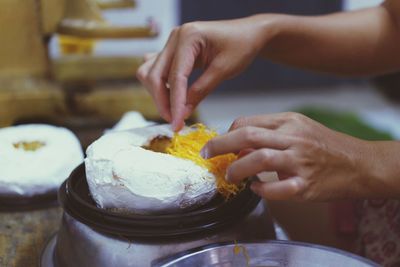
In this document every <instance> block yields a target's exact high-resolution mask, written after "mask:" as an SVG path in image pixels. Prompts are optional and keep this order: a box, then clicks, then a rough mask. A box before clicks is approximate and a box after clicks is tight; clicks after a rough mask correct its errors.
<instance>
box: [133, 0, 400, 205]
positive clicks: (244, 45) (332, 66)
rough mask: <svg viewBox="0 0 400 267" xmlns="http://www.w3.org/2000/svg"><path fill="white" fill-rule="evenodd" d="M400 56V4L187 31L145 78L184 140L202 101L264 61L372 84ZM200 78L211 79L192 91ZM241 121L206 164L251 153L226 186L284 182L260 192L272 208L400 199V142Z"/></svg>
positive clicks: (306, 124)
mask: <svg viewBox="0 0 400 267" xmlns="http://www.w3.org/2000/svg"><path fill="white" fill-rule="evenodd" d="M398 55H400V1H398V0H388V1H386V2H385V3H384V4H383V5H381V6H378V7H375V8H370V9H364V10H361V11H356V12H347V13H337V14H332V15H325V16H314V17H306V16H289V15H279V14H262V15H255V16H252V17H247V18H243V19H237V20H229V21H213V22H193V23H188V24H184V25H182V26H181V27H178V28H176V29H175V30H174V31H173V32H172V33H171V35H170V38H169V40H168V42H167V44H166V46H165V48H164V49H163V50H162V51H161V52H160V53H158V54H155V55H153V56H150V57H148V58H147V60H146V62H145V63H144V64H143V65H142V66H141V67H140V69H139V70H138V73H137V76H138V78H139V80H140V81H141V82H142V83H143V84H144V85H145V86H146V87H147V88H148V90H149V92H150V93H151V94H152V96H153V98H154V100H155V102H156V104H157V107H158V108H159V111H160V114H161V116H162V117H163V118H164V119H166V120H167V121H169V122H171V123H172V126H173V128H174V129H175V130H179V129H181V128H182V127H183V125H184V119H185V118H187V117H188V116H189V115H190V114H191V113H192V112H193V110H194V108H195V107H196V106H197V105H198V104H199V103H200V102H201V100H203V99H204V98H205V97H206V96H207V95H208V94H209V93H210V92H211V91H212V90H213V89H214V88H215V87H216V86H217V85H218V84H219V83H220V82H222V81H223V80H226V79H229V78H232V77H234V76H236V75H237V74H239V73H240V72H242V71H243V70H244V69H245V68H246V67H247V66H248V65H249V64H250V63H251V62H252V60H253V59H254V58H255V57H256V56H262V57H264V58H266V59H268V60H272V61H275V62H278V63H282V64H286V65H290V66H295V67H299V68H303V69H309V70H314V71H321V72H327V73H333V74H338V75H351V76H371V75H377V74H383V73H390V72H393V71H396V70H399V69H400V57H399V56H398ZM194 68H201V69H202V70H203V73H202V75H201V76H200V77H199V78H198V79H197V80H196V81H195V82H194V83H193V84H191V85H189V84H188V78H189V76H190V74H191V73H192V71H193V69H194ZM167 84H168V86H167ZM167 87H169V88H167ZM238 121H239V122H238ZM238 121H236V122H235V123H234V124H233V126H232V127H231V129H230V131H229V132H228V133H227V134H226V135H223V136H221V137H218V138H216V139H215V140H212V141H211V142H210V143H209V144H207V145H206V146H205V148H204V149H203V154H204V156H206V157H210V156H215V155H218V154H222V153H226V152H236V153H237V152H240V151H243V150H245V151H250V152H249V153H248V154H246V155H245V156H243V157H241V158H240V159H239V160H238V161H237V162H235V163H234V164H232V166H231V167H230V168H229V169H228V177H227V178H228V179H230V180H232V181H233V182H239V181H240V180H242V179H244V178H245V177H248V176H249V175H250V174H256V173H257V172H261V171H264V170H272V171H278V173H279V174H280V181H278V182H274V183H266V184H263V183H259V182H254V183H253V185H252V189H253V190H254V191H255V192H257V193H258V194H259V195H261V196H263V197H265V198H269V199H291V198H294V199H303V200H328V199H338V198H347V197H382V196H386V197H388V196H390V197H394V196H396V195H398V193H399V191H400V181H397V180H400V179H397V177H400V171H398V170H397V169H398V168H397V165H398V164H397V163H398V162H399V159H400V152H399V151H400V148H399V147H398V146H399V143H398V142H367V141H362V140H359V139H355V138H352V137H349V136H346V135H343V134H340V133H337V132H334V131H332V130H329V129H327V128H325V127H323V126H322V125H320V124H318V123H316V122H314V121H312V120H310V119H308V118H305V117H304V116H302V115H299V114H293V113H285V114H275V115H260V116H258V117H256V119H254V118H243V119H239V120H238ZM243 121H244V122H243ZM238 125H239V126H238ZM271 125H274V126H273V127H272V128H271ZM253 131H254V132H256V133H254V132H253ZM278 144H279V145H280V146H278ZM283 144H285V145H283Z"/></svg>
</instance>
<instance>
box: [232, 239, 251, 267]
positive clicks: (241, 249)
mask: <svg viewBox="0 0 400 267" xmlns="http://www.w3.org/2000/svg"><path fill="white" fill-rule="evenodd" d="M241 252H242V253H243V255H244V257H245V258H246V266H247V267H248V266H250V256H249V253H248V252H247V249H246V247H245V246H243V245H239V244H238V243H237V241H236V240H235V245H234V246H233V254H235V255H239V254H240V253H241Z"/></svg>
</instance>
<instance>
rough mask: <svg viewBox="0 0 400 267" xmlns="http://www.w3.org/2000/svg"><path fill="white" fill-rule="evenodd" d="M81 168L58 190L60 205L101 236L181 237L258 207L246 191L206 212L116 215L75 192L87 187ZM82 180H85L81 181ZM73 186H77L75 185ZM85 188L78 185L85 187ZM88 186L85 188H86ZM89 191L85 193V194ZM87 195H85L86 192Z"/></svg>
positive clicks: (229, 221)
mask: <svg viewBox="0 0 400 267" xmlns="http://www.w3.org/2000/svg"><path fill="white" fill-rule="evenodd" d="M85 178H86V175H85V174H84V165H83V164H81V165H80V166H78V167H77V168H76V169H75V170H74V171H73V172H72V173H71V176H70V178H69V179H68V180H67V181H65V182H64V183H63V184H62V185H61V187H60V190H59V202H60V203H61V205H62V206H63V208H64V210H65V211H66V212H67V213H68V214H69V215H70V216H72V217H73V218H74V219H76V220H78V221H80V222H82V223H83V224H86V225H88V226H89V227H92V228H93V229H95V230H98V231H100V232H103V233H106V234H111V235H116V236H129V237H138V238H152V237H182V236H185V235H188V234H194V233H200V232H204V231H212V230H216V229H219V228H222V227H224V226H227V225H232V224H234V223H235V222H237V221H239V220H240V219H241V218H244V217H245V216H246V215H247V214H249V213H250V212H251V211H252V210H253V209H254V208H255V207H256V206H257V205H258V203H259V201H260V197H258V196H256V195H255V194H254V193H253V192H252V191H251V190H250V189H249V188H248V187H247V188H246V189H245V190H243V191H242V192H241V193H239V194H238V195H237V196H236V197H234V198H233V199H232V200H230V201H227V202H225V203H222V204H221V203H220V205H215V206H211V207H207V208H205V209H202V208H198V209H197V210H193V211H188V212H187V213H179V214H162V215H142V214H140V215H139V214H138V215H136V214H119V213H116V212H112V211H108V210H105V209H101V208H98V207H97V206H95V205H94V204H91V203H89V202H88V201H87V200H85V199H83V198H82V196H80V195H79V193H78V192H76V190H75V189H74V186H76V183H77V182H76V181H82V182H84V183H86V179H85ZM83 179H85V180H84V181H83ZM74 182H76V183H75V184H74ZM84 185H85V184H81V186H84ZM86 186H87V184H86ZM87 191H88V190H87ZM85 192H86V191H85Z"/></svg>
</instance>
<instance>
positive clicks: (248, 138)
mask: <svg viewBox="0 0 400 267" xmlns="http://www.w3.org/2000/svg"><path fill="white" fill-rule="evenodd" d="M242 131H243V139H244V141H245V143H246V144H248V145H250V146H253V145H256V144H257V143H258V141H259V138H260V135H259V133H258V131H257V129H255V128H253V127H245V128H243V130H242Z"/></svg>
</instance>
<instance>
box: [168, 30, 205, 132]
mask: <svg viewBox="0 0 400 267" xmlns="http://www.w3.org/2000/svg"><path fill="white" fill-rule="evenodd" d="M180 41H182V42H180ZM180 41H179V42H178V45H177V47H176V53H175V58H174V59H173V62H172V65H171V70H170V73H169V75H168V83H169V84H170V86H171V89H170V105H171V114H172V127H173V129H174V130H180V129H181V128H182V127H183V125H184V119H185V115H186V114H185V113H186V112H185V106H186V96H187V89H188V79H189V76H190V74H191V73H192V71H193V68H194V65H195V62H196V58H197V56H198V54H199V49H196V48H197V47H196V43H195V41H194V40H192V39H190V38H188V39H186V40H180Z"/></svg>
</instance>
